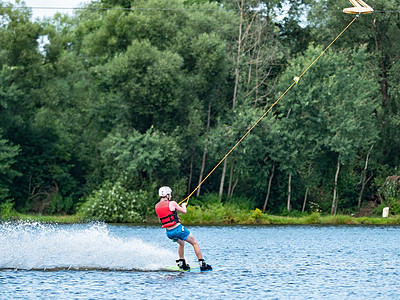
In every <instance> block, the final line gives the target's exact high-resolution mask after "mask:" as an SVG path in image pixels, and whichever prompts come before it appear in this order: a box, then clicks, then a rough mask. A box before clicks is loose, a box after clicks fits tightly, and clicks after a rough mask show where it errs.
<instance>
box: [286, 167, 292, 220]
mask: <svg viewBox="0 0 400 300" xmlns="http://www.w3.org/2000/svg"><path fill="white" fill-rule="evenodd" d="M291 197H292V174H291V173H290V174H289V181H288V198H287V205H286V208H287V211H288V212H289V211H290V208H291V205H290V200H291Z"/></svg>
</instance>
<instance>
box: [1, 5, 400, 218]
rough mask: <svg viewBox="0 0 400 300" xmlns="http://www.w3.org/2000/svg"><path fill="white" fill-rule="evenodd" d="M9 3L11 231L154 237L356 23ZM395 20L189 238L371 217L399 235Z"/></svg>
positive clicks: (370, 19)
mask: <svg viewBox="0 0 400 300" xmlns="http://www.w3.org/2000/svg"><path fill="white" fill-rule="evenodd" d="M0 3H1V5H0V15H1V18H0V23H1V26H0V63H1V68H0V207H1V212H0V215H2V217H3V219H7V218H8V217H7V216H9V214H10V213H11V214H17V216H19V217H20V218H25V217H24V216H26V215H39V216H41V218H45V217H44V216H46V217H48V216H52V215H55V216H60V215H67V216H70V218H71V220H91V219H93V220H94V219H97V220H103V221H106V222H126V223H129V222H133V223H144V224H149V223H154V222H155V221H154V210H153V208H154V204H155V202H156V201H157V198H158V195H157V189H158V188H159V187H160V186H163V185H168V186H171V187H172V189H173V197H174V199H175V200H177V201H180V200H181V199H184V198H185V196H187V195H188V194H189V193H190V192H191V191H193V189H195V188H196V187H197V185H198V183H199V182H201V180H202V179H204V178H205V176H206V175H207V174H208V173H209V172H210V171H211V170H212V169H213V168H214V166H215V165H216V164H217V163H218V162H219V161H220V160H221V158H222V157H224V155H225V154H226V153H227V151H228V150H229V149H230V148H231V147H232V146H233V145H235V144H236V143H237V141H238V140H239V139H240V138H241V137H242V136H243V134H245V133H246V131H247V130H248V129H249V128H250V127H251V125H252V124H254V122H255V121H256V120H258V118H259V117H260V116H261V115H263V113H264V112H265V111H266V109H268V108H269V107H270V106H271V105H272V104H273V103H274V102H275V101H276V99H277V98H278V97H279V96H280V95H282V93H283V92H284V91H285V90H286V89H287V88H288V87H289V86H290V85H291V84H292V83H293V78H294V77H296V76H299V75H300V74H301V73H302V72H303V71H304V70H305V69H306V68H307V67H308V66H309V65H310V63H311V62H312V61H313V60H314V59H315V58H316V57H317V56H318V55H319V54H320V53H321V52H322V50H323V49H324V47H326V46H327V45H328V44H329V43H330V42H331V41H332V39H333V38H334V37H336V35H337V34H338V33H339V32H340V31H341V30H342V29H343V28H345V27H346V25H347V24H348V23H349V22H350V21H351V20H352V17H353V16H349V15H347V14H343V13H342V9H343V8H344V7H346V6H347V5H349V3H348V1H344V0H343V1H325V0H324V1H317V0H315V1H302V0H300V1H286V2H284V1H277V0H271V1H253V0H246V1H244V0H235V1H224V0H219V1H208V0H169V1H165V0H151V1H147V0H146V1H144V0H132V1H125V0H121V1H118V0H117V1H109V0H100V1H92V2H89V3H87V4H85V5H84V6H83V7H82V9H79V10H75V14H74V15H73V16H68V15H61V14H56V15H55V16H54V17H52V18H46V19H42V20H32V18H31V16H32V10H31V9H30V8H27V7H24V6H23V4H21V3H18V4H11V3H8V2H7V1H1V2H0ZM395 4H396V3H394V2H393V1H392V2H390V1H389V2H388V1H383V0H376V1H374V3H373V5H372V3H371V5H372V6H374V9H375V10H376V12H375V13H373V14H369V15H362V16H361V17H360V18H359V19H358V20H357V21H356V22H354V23H353V25H352V26H351V27H349V29H348V31H347V32H345V33H344V34H343V35H342V36H341V37H340V39H338V40H337V41H336V42H335V44H334V45H333V46H332V47H331V48H330V49H329V51H327V52H326V53H325V54H324V55H323V56H322V57H321V59H320V60H319V61H318V62H317V63H316V64H315V65H314V66H313V67H312V68H311V69H310V70H309V71H308V72H307V74H305V75H304V76H303V77H302V78H301V79H300V81H299V82H298V83H297V84H296V85H294V86H293V89H292V90H291V91H290V93H287V95H285V97H284V98H283V99H282V100H281V102H280V103H279V104H278V105H277V106H275V107H274V108H273V109H272V110H271V111H270V112H269V114H268V115H267V116H266V117H265V118H264V119H263V120H262V122H260V124H259V125H258V126H257V127H255V128H254V130H253V131H252V132H251V134H250V135H248V136H247V137H246V139H244V140H243V142H242V143H240V145H239V146H238V147H237V148H236V149H235V151H233V152H232V153H231V154H230V156H228V157H227V159H226V160H225V161H224V162H223V163H222V164H221V166H220V167H219V168H218V169H216V171H215V172H214V173H213V174H212V175H211V176H210V177H209V178H208V179H207V180H206V181H205V182H204V184H202V185H201V188H200V189H198V190H197V191H196V192H195V193H194V194H193V196H192V197H191V199H190V204H191V205H190V206H189V213H188V214H187V215H186V216H184V217H183V219H184V220H185V222H188V223H193V224H195V223H199V224H208V223H209V224H213V222H214V223H221V224H225V223H226V224H241V223H243V224H247V223H249V224H253V223H266V224H276V223H279V222H288V223H290V222H295V221H293V220H296V222H297V221H298V222H303V221H304V222H312V220H314V222H315V223H321V224H324V223H327V222H333V223H334V222H337V223H341V222H342V223H348V222H350V223H351V222H353V221H355V220H356V222H367V221H366V220H364V219H360V218H355V217H356V216H359V217H361V216H380V215H381V213H382V208H383V207H389V208H390V213H391V217H390V218H388V219H382V220H381V219H379V218H378V219H377V220H381V222H389V220H397V219H396V217H395V216H396V215H400V202H399V201H400V174H399V172H400V170H399V167H400V121H399V120H400V89H399V84H398V82H400V72H399V71H400V63H399V61H400V59H399V51H398V49H400V28H399V26H397V23H396V22H394V21H393V20H395V19H396V18H397V17H398V12H397V10H398V7H397V6H396V5H395ZM209 198H210V199H211V198H212V199H214V198H217V200H218V201H217V200H215V201H214V200H212V201H211V200H209ZM328 215H332V217H329V216H328ZM352 215H353V216H354V217H352ZM78 216H79V217H78ZM56 218H57V217H56ZM75 218H76V219H75ZM300 220H302V221H300ZM307 220H308V221H307ZM376 222H378V221H376ZM390 222H391V221H390Z"/></svg>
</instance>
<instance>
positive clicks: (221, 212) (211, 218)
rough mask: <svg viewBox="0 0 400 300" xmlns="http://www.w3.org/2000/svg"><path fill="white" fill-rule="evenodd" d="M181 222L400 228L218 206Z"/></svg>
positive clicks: (191, 210)
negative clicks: (277, 214) (278, 214)
mask: <svg viewBox="0 0 400 300" xmlns="http://www.w3.org/2000/svg"><path fill="white" fill-rule="evenodd" d="M181 220H182V222H183V223H184V224H187V225H229V224H246V225H252V224H254V225H305V224H310V225H400V216H391V217H389V218H382V217H360V218H355V217H352V216H348V215H336V216H330V215H326V216H324V215H321V214H319V213H312V214H308V215H304V216H301V217H288V216H275V215H269V214H263V213H262V211H261V210H259V209H255V210H250V211H248V210H241V209H238V208H235V207H229V206H228V207H227V206H222V205H217V206H215V205H214V206H213V207H212V208H209V209H204V208H199V207H195V206H189V207H188V213H187V214H186V215H183V216H181Z"/></svg>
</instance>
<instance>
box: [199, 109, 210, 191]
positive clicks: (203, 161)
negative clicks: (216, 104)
mask: <svg viewBox="0 0 400 300" xmlns="http://www.w3.org/2000/svg"><path fill="white" fill-rule="evenodd" d="M210 117H211V101H210V102H209V103H208V113H207V130H206V140H205V142H204V149H203V160H202V163H201V170H200V176H199V184H198V186H199V188H198V189H197V193H196V196H197V197H198V196H199V195H200V188H201V187H200V184H201V182H202V180H203V174H204V167H205V165H206V152H207V142H208V133H209V132H210Z"/></svg>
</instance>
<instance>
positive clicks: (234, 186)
mask: <svg viewBox="0 0 400 300" xmlns="http://www.w3.org/2000/svg"><path fill="white" fill-rule="evenodd" d="M239 176H240V171H239V170H238V172H237V177H236V180H235V183H234V184H233V186H232V190H231V194H230V195H229V196H230V197H231V198H232V197H233V192H234V191H235V188H236V186H237V184H238V182H239Z"/></svg>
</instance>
